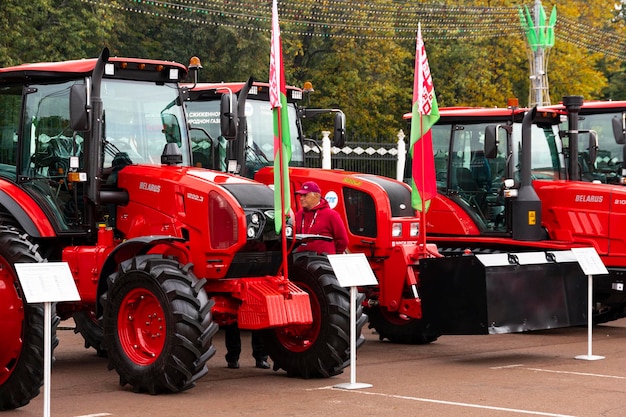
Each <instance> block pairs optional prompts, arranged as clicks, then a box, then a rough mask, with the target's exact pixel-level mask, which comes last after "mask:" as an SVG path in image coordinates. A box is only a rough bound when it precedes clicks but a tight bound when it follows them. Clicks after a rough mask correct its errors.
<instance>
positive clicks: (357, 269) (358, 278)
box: [328, 253, 378, 287]
mask: <svg viewBox="0 0 626 417" xmlns="http://www.w3.org/2000/svg"><path fill="white" fill-rule="evenodd" d="M328 261H329V262H330V265H331V266H332V267H333V271H335V276H336V277H337V280H339V285H341V286H342V287H355V286H366V285H378V280H377V279H376V276H375V275H374V271H372V267H371V266H370V264H369V262H367V258H366V257H365V254H364V253H344V254H338V255H328Z"/></svg>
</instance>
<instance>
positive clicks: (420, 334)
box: [187, 82, 581, 344]
mask: <svg viewBox="0 0 626 417" xmlns="http://www.w3.org/2000/svg"><path fill="white" fill-rule="evenodd" d="M223 90H227V91H232V92H233V93H237V94H238V95H239V103H240V105H241V107H240V109H239V112H238V118H239V120H240V127H241V128H240V130H239V132H240V136H239V138H238V139H237V140H236V141H234V142H232V143H233V144H238V145H239V147H238V148H237V150H236V151H232V150H228V149H227V148H222V152H217V151H213V152H211V151H208V152H207V154H208V155H217V159H215V160H214V162H213V163H214V164H216V165H213V166H214V167H215V168H217V169H225V170H228V169H232V170H234V171H236V172H242V171H243V172H245V173H246V175H248V176H254V178H255V180H257V181H260V182H263V183H265V184H272V182H273V171H272V165H273V152H272V151H273V128H272V125H271V124H270V123H269V122H268V123H263V121H264V120H268V118H267V117H260V116H259V114H262V113H263V112H270V107H269V103H268V101H269V95H268V90H269V89H268V85H267V84H265V83H251V82H248V83H226V84H219V83H215V84H210V83H209V84H198V85H195V86H193V88H192V89H191V91H190V101H189V102H188V103H187V109H188V112H189V115H190V123H191V124H192V126H198V127H202V128H203V129H205V130H207V131H208V132H210V133H211V135H212V136H213V137H217V135H218V128H219V125H218V124H216V121H215V120H213V121H212V120H211V119H210V118H209V117H207V115H208V114H211V113H213V112H215V111H216V109H218V108H219V100H220V94H221V92H222V91H223ZM287 96H288V101H289V103H290V104H289V114H290V119H289V122H290V124H291V128H290V133H291V135H292V137H291V143H292V148H293V152H292V153H293V155H294V160H292V168H290V170H289V176H290V180H291V185H292V189H298V188H299V187H300V186H301V185H302V184H303V183H304V182H305V181H309V180H314V181H316V182H317V183H318V184H319V185H320V187H321V189H322V191H323V193H324V197H325V198H326V200H327V201H328V202H329V204H330V206H331V207H333V208H334V209H335V210H336V211H337V212H339V213H340V215H341V216H342V217H343V219H344V221H345V223H346V225H347V226H348V236H349V245H348V250H349V251H350V252H360V253H364V254H365V255H366V256H367V258H368V260H369V263H370V266H371V268H372V270H373V271H374V273H375V275H376V277H377V279H378V285H377V286H375V287H368V288H361V289H360V291H361V293H362V294H364V295H365V300H364V301H363V303H364V309H365V311H366V312H367V315H368V317H369V325H370V327H371V328H374V329H375V330H376V331H377V333H378V335H379V337H380V339H381V340H382V339H388V340H390V341H392V342H397V343H413V344H422V343H429V342H432V341H434V340H436V339H437V338H438V336H439V335H440V334H442V332H441V330H440V329H437V328H435V327H433V323H435V322H436V320H434V319H433V318H432V317H426V315H425V313H424V310H423V307H424V303H425V302H426V300H425V298H424V294H423V293H422V286H423V283H424V279H429V280H431V281H432V280H435V281H438V282H441V283H445V282H447V277H442V276H435V275H437V274H436V273H431V271H437V268H438V267H439V266H436V267H430V268H427V269H424V265H425V264H427V263H429V262H435V260H437V259H438V258H440V257H441V254H439V253H438V250H437V247H436V246H435V245H434V244H427V245H423V244H420V239H421V237H420V223H419V218H418V217H416V216H415V212H414V211H413V209H412V208H411V195H410V188H409V186H408V185H407V184H405V183H403V182H400V181H396V180H394V179H390V178H386V177H380V176H376V175H370V174H364V173H356V172H347V171H342V170H322V169H313V168H306V167H304V158H303V150H302V148H303V142H304V141H305V139H304V133H303V129H302V120H303V119H306V118H308V117H311V116H316V115H319V114H323V113H335V115H336V116H335V126H334V130H335V135H334V139H335V141H336V142H337V143H339V144H340V143H341V142H342V136H343V133H344V132H345V120H344V119H343V114H342V113H340V112H339V111H338V110H336V109H308V108H302V107H299V106H298V102H299V101H300V99H301V98H302V91H301V90H300V89H297V88H294V87H291V88H289V89H288V94H287ZM244 100H245V101H244ZM244 103H245V106H244ZM507 114H509V113H507ZM552 114H553V115H556V113H555V112H552ZM521 116H523V114H522V115H521ZM521 116H520V117H521ZM535 123H539V124H541V123H542V121H541V120H539V119H538V120H536V121H535ZM553 123H554V122H553ZM533 126H535V125H533ZM246 133H247V134H246ZM218 147H220V142H219V140H216V141H214V142H213V143H209V144H205V145H203V146H202V147H198V150H199V151H200V149H204V150H211V149H215V148H218ZM200 158H201V156H199V157H198V159H196V161H198V160H199V159H200ZM209 159H210V158H209ZM203 160H208V159H207V158H204V159H203ZM220 167H221V168H220ZM293 204H294V207H297V206H298V204H299V202H298V201H293ZM431 221H434V220H433V216H430V215H429V216H428V226H429V227H430V222H431ZM436 221H437V222H439V221H441V222H445V219H443V218H442V219H439V218H437V220H436ZM467 259H472V260H473V261H474V262H476V259H475V258H474V257H472V256H468V257H467ZM464 261H465V260H463V262H464ZM443 262H444V263H445V265H446V267H447V268H448V271H447V273H448V275H449V276H450V277H453V276H454V274H453V273H452V272H454V271H457V272H458V273H461V272H463V271H464V270H468V268H467V265H465V264H464V263H463V262H459V261H458V260H457V259H445V260H443ZM479 269H480V268H476V269H475V272H476V274H483V275H484V274H485V273H486V271H487V272H488V270H489V268H483V269H482V270H479ZM524 274H527V271H526V270H524V269H523V268H518V269H517V270H515V271H510V272H509V276H510V277H514V276H518V277H519V276H523V275H524ZM529 291H531V290H530V289H529ZM496 296H497V294H496ZM429 297H431V298H430V300H429V301H430V304H431V305H447V304H448V303H447V301H446V297H447V295H446V294H445V293H442V292H441V291H431V292H430V294H429ZM437 314H438V313H437ZM521 314H522V313H521V311H520V315H521ZM574 315H575V314H574ZM580 318H581V317H580V315H578V317H577V319H580ZM579 322H580V320H579ZM553 326H554V324H553V323H547V322H545V321H544V322H540V323H537V324H536V327H534V328H535V329H537V328H547V327H553ZM484 327H485V328H487V327H488V326H484ZM501 328H503V326H501ZM472 332H474V330H473V329H472Z"/></svg>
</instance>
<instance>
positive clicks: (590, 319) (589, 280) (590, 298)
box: [576, 275, 604, 361]
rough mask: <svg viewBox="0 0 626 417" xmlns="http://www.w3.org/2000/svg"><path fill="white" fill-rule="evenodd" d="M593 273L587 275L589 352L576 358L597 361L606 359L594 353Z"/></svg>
mask: <svg viewBox="0 0 626 417" xmlns="http://www.w3.org/2000/svg"><path fill="white" fill-rule="evenodd" d="M592 307H593V275H588V276H587V354H586V355H578V356H576V359H582V360H586V361H597V360H600V359H604V356H599V355H594V354H593V348H592V343H593V338H592V333H593V331H592V327H593V317H592V314H593V309H592Z"/></svg>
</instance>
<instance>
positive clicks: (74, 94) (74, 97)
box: [70, 82, 91, 132]
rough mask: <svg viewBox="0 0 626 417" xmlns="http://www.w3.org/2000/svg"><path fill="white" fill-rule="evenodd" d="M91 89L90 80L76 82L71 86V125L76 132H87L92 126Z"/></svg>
mask: <svg viewBox="0 0 626 417" xmlns="http://www.w3.org/2000/svg"><path fill="white" fill-rule="evenodd" d="M89 89H90V88H89V83H88V82H87V83H85V84H74V85H72V87H71V88H70V125H71V127H72V130H74V131H76V132H86V131H88V130H90V128H91V118H90V117H89V115H90V110H91V105H90V103H89V101H90V98H89Z"/></svg>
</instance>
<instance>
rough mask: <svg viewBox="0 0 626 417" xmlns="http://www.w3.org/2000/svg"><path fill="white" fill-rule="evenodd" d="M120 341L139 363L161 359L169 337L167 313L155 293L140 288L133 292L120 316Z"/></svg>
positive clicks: (134, 360)
mask: <svg viewBox="0 0 626 417" xmlns="http://www.w3.org/2000/svg"><path fill="white" fill-rule="evenodd" d="M117 323H118V330H117V331H118V335H119V338H120V344H121V346H122V349H123V350H124V352H126V355H127V356H128V357H129V358H130V359H131V360H132V361H133V362H135V363H136V364H138V365H149V364H151V363H153V362H154V361H156V360H157V358H158V357H159V355H160V354H161V352H162V351H163V346H164V345H165V339H166V321H165V313H164V312H163V308H162V307H161V303H159V301H158V300H157V298H156V297H155V296H154V294H152V293H151V292H149V291H147V290H145V289H142V288H137V289H134V290H132V291H131V292H129V293H128V294H127V295H126V297H124V300H123V301H122V304H121V305H120V311H119V313H118V316H117Z"/></svg>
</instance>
